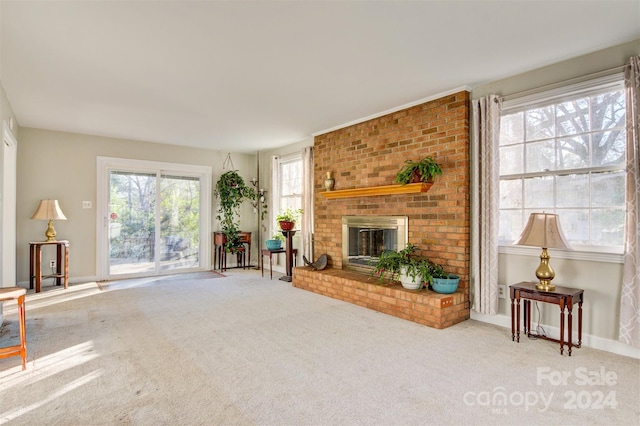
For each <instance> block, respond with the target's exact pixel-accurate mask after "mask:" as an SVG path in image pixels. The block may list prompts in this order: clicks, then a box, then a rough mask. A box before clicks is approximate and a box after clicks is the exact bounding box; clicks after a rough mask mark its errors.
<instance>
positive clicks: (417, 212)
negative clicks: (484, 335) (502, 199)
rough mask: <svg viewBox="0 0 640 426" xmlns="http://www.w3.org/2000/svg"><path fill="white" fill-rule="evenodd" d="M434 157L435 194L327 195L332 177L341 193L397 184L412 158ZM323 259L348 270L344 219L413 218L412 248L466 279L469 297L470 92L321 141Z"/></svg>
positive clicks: (318, 207) (318, 250) (318, 237)
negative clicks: (344, 262) (437, 173)
mask: <svg viewBox="0 0 640 426" xmlns="http://www.w3.org/2000/svg"><path fill="white" fill-rule="evenodd" d="M426 156H432V157H434V158H435V159H436V161H437V162H438V163H440V165H441V166H442V169H443V174H442V175H441V176H438V177H436V179H435V181H434V184H433V186H432V187H431V189H430V190H429V192H427V193H419V194H406V195H392V196H373V197H354V198H344V199H331V200H330V199H327V198H325V197H324V196H323V195H322V194H321V192H323V191H324V190H325V189H324V179H325V177H326V173H327V172H331V173H332V175H333V177H334V179H335V188H334V189H336V190H337V189H351V188H363V187H373V186H381V185H391V184H393V179H394V177H395V175H396V173H397V172H398V170H400V168H401V167H402V165H403V163H404V161H405V160H408V159H412V160H420V159H422V158H424V157H426ZM314 162H315V170H314V185H315V206H314V227H315V246H314V247H315V256H316V257H317V256H319V255H320V254H322V253H326V254H327V255H328V256H329V258H330V261H329V265H330V266H331V267H333V268H337V269H341V268H342V247H341V245H342V216H345V215H380V216H389V215H403V216H408V217H409V242H411V243H413V244H415V245H417V246H419V247H420V249H421V250H422V252H421V255H422V256H425V257H427V258H429V259H430V260H432V261H435V262H437V263H440V264H442V265H443V266H444V267H445V270H447V271H448V272H451V273H455V274H457V275H459V276H460V288H462V289H463V290H464V292H465V295H466V297H468V294H469V92H466V91H462V92H458V93H455V94H452V95H448V96H445V97H443V98H440V99H436V100H433V101H429V102H426V103H424V104H420V105H417V106H413V107H410V108H407V109H404V110H401V111H397V112H394V113H391V114H388V115H385V116H382V117H378V118H375V119H372V120H369V121H366V122H363V123H359V124H355V125H353V126H349V127H345V128H342V129H339V130H335V131H333V132H330V133H326V134H323V135H319V136H316V137H315V140H314Z"/></svg>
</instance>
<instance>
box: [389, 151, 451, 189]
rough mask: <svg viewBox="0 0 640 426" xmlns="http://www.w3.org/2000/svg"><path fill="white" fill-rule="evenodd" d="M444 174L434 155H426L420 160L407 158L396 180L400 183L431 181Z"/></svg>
mask: <svg viewBox="0 0 640 426" xmlns="http://www.w3.org/2000/svg"><path fill="white" fill-rule="evenodd" d="M441 174H442V168H441V167H440V165H439V164H438V163H436V160H434V159H433V157H425V158H423V159H422V160H420V161H413V160H406V161H405V162H404V165H403V166H402V168H401V169H400V171H399V172H398V173H397V174H396V178H395V179H394V182H396V183H399V184H400V185H406V184H408V183H417V182H430V181H433V178H434V177H436V176H438V175H441Z"/></svg>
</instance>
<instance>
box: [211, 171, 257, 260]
mask: <svg viewBox="0 0 640 426" xmlns="http://www.w3.org/2000/svg"><path fill="white" fill-rule="evenodd" d="M214 193H215V195H216V197H217V198H218V200H219V207H218V215H217V216H216V218H217V219H218V220H219V221H220V224H221V228H222V233H223V234H224V236H225V249H226V250H227V251H229V252H231V253H235V252H236V250H237V249H238V248H239V247H241V246H242V243H240V235H239V232H240V206H241V205H242V203H243V202H244V201H245V200H254V199H255V198H256V191H255V190H254V189H253V188H251V187H248V186H247V185H246V184H245V183H244V179H243V178H242V176H240V174H239V173H238V171H237V170H230V171H228V172H225V173H223V174H222V175H221V176H220V179H218V182H217V183H216V189H215V192H214Z"/></svg>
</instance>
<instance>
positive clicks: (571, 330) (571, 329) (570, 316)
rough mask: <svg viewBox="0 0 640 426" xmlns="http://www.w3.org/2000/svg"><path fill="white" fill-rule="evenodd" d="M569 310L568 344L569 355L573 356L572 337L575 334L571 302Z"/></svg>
mask: <svg viewBox="0 0 640 426" xmlns="http://www.w3.org/2000/svg"><path fill="white" fill-rule="evenodd" d="M567 310H568V311H569V318H568V320H567V334H568V336H567V338H568V342H567V343H568V345H569V356H571V344H572V342H571V340H572V339H571V337H572V335H573V305H572V304H571V302H569V307H568V309H567Z"/></svg>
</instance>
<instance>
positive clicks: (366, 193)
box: [321, 182, 433, 199]
mask: <svg viewBox="0 0 640 426" xmlns="http://www.w3.org/2000/svg"><path fill="white" fill-rule="evenodd" d="M432 185H433V182H426V183H425V182H420V183H409V184H407V185H382V186H370V187H367V188H351V189H337V190H334V191H326V192H321V194H322V195H323V196H324V197H325V198H328V199H336V198H352V197H375V196H379V195H397V194H417V193H420V192H427V191H429V189H431V186H432Z"/></svg>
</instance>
